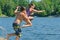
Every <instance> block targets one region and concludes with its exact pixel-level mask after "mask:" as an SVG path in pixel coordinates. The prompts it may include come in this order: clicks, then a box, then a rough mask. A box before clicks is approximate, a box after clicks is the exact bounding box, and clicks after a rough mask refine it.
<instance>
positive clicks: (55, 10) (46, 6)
mask: <svg viewBox="0 0 60 40" xmlns="http://www.w3.org/2000/svg"><path fill="white" fill-rule="evenodd" d="M31 2H32V3H34V4H35V5H36V7H35V9H37V10H45V12H43V13H35V14H34V16H39V17H46V16H60V0H41V1H38V2H37V1H35V0H32V1H31ZM29 3H30V1H29V0H0V16H1V15H6V16H9V17H14V16H15V15H14V10H15V9H16V6H18V5H20V6H25V7H28V4H29Z"/></svg>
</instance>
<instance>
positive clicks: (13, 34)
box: [6, 33, 16, 40]
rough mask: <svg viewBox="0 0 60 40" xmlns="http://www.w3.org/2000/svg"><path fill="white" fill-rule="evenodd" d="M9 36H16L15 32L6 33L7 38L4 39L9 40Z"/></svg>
mask: <svg viewBox="0 0 60 40" xmlns="http://www.w3.org/2000/svg"><path fill="white" fill-rule="evenodd" d="M10 36H16V34H15V33H12V34H7V38H6V39H7V40H9V37H10Z"/></svg>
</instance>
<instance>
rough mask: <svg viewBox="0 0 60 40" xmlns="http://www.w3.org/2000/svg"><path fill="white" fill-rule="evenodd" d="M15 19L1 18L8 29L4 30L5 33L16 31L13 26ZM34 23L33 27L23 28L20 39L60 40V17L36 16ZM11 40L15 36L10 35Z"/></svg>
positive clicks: (13, 39)
mask: <svg viewBox="0 0 60 40" xmlns="http://www.w3.org/2000/svg"><path fill="white" fill-rule="evenodd" d="M14 19H15V18H13V17H8V18H0V26H2V27H3V28H4V29H5V30H6V31H7V32H4V35H5V34H7V33H14V30H13V27H12V23H13V22H14ZM22 24H24V22H22ZM32 24H33V25H32V27H27V28H22V36H21V38H20V40H60V18H59V17H58V18H57V17H56V18H54V17H53V18H49V17H35V18H34V20H33V21H32ZM0 31H1V30H0ZM0 33H2V32H0ZM10 40H15V37H13V36H12V37H10Z"/></svg>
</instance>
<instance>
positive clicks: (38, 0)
mask: <svg viewBox="0 0 60 40" xmlns="http://www.w3.org/2000/svg"><path fill="white" fill-rule="evenodd" d="M30 1H32V0H30ZM35 1H41V0H35Z"/></svg>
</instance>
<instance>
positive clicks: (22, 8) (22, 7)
mask: <svg viewBox="0 0 60 40" xmlns="http://www.w3.org/2000/svg"><path fill="white" fill-rule="evenodd" d="M24 10H26V8H25V7H24V6H20V7H19V8H18V11H20V12H22V11H24Z"/></svg>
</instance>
